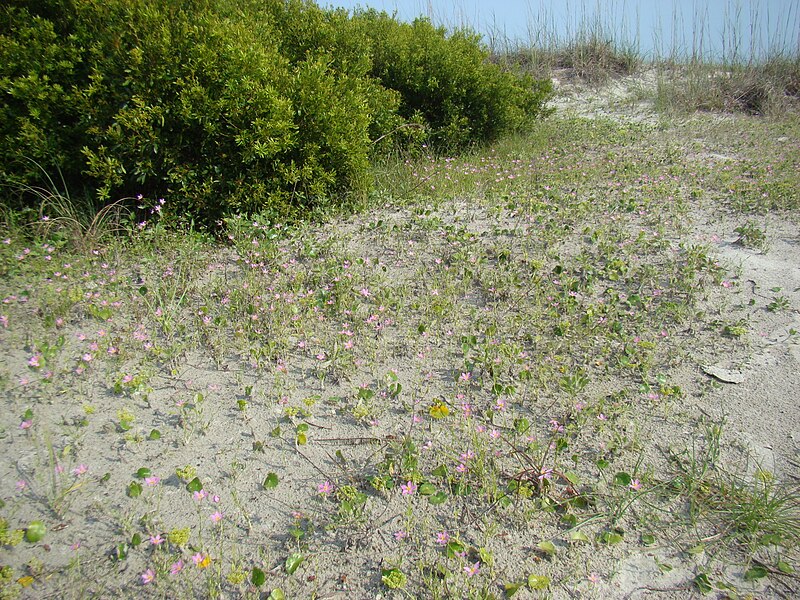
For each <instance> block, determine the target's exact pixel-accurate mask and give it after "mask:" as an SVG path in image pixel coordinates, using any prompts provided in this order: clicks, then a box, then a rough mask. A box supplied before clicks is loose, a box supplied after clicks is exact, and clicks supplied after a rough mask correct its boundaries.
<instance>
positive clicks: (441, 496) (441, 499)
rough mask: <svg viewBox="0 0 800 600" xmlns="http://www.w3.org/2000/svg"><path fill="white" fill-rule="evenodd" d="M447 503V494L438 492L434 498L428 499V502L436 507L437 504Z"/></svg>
mask: <svg viewBox="0 0 800 600" xmlns="http://www.w3.org/2000/svg"><path fill="white" fill-rule="evenodd" d="M446 501H447V494H446V493H445V492H441V491H440V492H436V493H435V494H434V495H433V496H431V497H430V498H428V502H429V503H430V504H433V505H434V506H436V505H437V504H444V503H445V502H446Z"/></svg>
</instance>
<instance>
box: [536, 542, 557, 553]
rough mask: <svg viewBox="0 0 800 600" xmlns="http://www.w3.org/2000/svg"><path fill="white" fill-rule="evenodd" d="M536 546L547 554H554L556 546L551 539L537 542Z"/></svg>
mask: <svg viewBox="0 0 800 600" xmlns="http://www.w3.org/2000/svg"><path fill="white" fill-rule="evenodd" d="M536 547H537V548H538V549H539V550H541V551H542V552H544V553H545V554H546V555H547V556H555V555H556V547H555V545H554V544H553V542H551V541H544V542H539V543H538V544H536Z"/></svg>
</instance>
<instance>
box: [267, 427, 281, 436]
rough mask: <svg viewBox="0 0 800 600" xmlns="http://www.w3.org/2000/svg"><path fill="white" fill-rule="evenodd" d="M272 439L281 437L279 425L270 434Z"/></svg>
mask: <svg viewBox="0 0 800 600" xmlns="http://www.w3.org/2000/svg"><path fill="white" fill-rule="evenodd" d="M269 436H270V437H281V426H280V425H278V426H277V427H276V428H275V429H273V430H272V431H270V432H269Z"/></svg>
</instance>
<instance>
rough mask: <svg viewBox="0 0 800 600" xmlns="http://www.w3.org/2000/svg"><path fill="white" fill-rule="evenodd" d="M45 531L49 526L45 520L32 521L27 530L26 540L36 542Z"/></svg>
mask: <svg viewBox="0 0 800 600" xmlns="http://www.w3.org/2000/svg"><path fill="white" fill-rule="evenodd" d="M45 533H47V527H45V524H44V522H43V521H31V522H30V523H28V528H27V529H26V530H25V540H26V541H28V542H30V543H31V544H35V543H36V542H38V541H40V540H41V539H42V538H43V537H44V534H45Z"/></svg>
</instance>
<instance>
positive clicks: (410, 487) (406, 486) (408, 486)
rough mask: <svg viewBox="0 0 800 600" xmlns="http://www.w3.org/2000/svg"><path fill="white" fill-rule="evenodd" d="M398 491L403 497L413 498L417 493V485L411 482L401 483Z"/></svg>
mask: <svg viewBox="0 0 800 600" xmlns="http://www.w3.org/2000/svg"><path fill="white" fill-rule="evenodd" d="M400 491H401V493H402V494H403V496H413V495H414V494H415V493H416V491H417V484H416V483H414V482H413V481H409V482H408V483H401V484H400Z"/></svg>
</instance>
